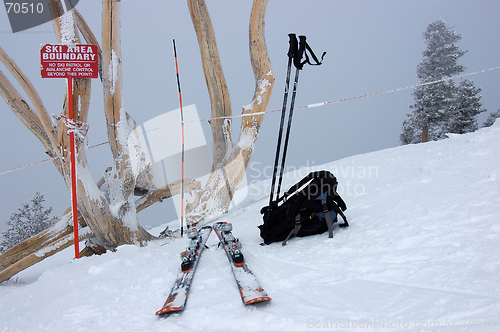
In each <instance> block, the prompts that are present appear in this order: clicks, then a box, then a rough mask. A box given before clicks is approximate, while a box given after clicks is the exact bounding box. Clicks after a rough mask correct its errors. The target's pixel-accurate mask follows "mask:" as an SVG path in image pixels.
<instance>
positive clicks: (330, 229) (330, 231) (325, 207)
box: [321, 199, 333, 238]
mask: <svg viewBox="0 0 500 332" xmlns="http://www.w3.org/2000/svg"><path fill="white" fill-rule="evenodd" d="M321 204H322V205H323V214H324V215H325V220H326V226H328V237H329V238H332V237H333V219H332V215H331V214H330V211H328V205H326V199H322V200H321Z"/></svg>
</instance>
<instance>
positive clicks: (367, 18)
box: [0, 0, 500, 232]
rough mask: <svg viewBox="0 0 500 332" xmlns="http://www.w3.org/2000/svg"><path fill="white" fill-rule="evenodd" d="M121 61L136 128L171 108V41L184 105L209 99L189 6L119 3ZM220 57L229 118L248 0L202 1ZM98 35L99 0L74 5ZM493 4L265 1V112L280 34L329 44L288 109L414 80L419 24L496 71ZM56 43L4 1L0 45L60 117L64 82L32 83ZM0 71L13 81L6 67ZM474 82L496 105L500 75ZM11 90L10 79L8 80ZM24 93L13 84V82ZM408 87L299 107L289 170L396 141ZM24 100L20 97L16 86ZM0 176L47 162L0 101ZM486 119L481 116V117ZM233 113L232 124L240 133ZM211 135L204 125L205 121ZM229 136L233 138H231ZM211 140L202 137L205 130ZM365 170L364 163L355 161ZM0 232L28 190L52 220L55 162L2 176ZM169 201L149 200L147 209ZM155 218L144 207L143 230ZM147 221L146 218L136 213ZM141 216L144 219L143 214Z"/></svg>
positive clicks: (97, 132)
mask: <svg viewBox="0 0 500 332" xmlns="http://www.w3.org/2000/svg"><path fill="white" fill-rule="evenodd" d="M121 4H122V16H121V20H122V24H121V25H122V59H123V75H124V77H123V85H124V106H125V109H126V111H127V112H128V113H130V114H131V115H132V117H133V118H134V119H135V120H136V122H137V123H138V124H141V123H144V122H146V121H148V120H149V119H151V118H154V117H155V116H158V115H161V114H163V113H165V112H168V111H171V110H174V109H176V108H178V99H177V87H176V78H175V66H174V59H173V52H172V39H174V38H175V40H176V44H177V52H178V61H179V66H180V76H181V85H182V94H183V102H184V104H185V105H189V104H196V106H197V109H198V112H199V113H200V116H201V117H202V118H207V117H209V114H210V104H209V99H208V93H207V90H206V85H205V79H204V76H203V71H202V67H201V60H200V55H199V50H198V44H197V40H196V35H195V32H194V29H193V27H192V23H191V19H190V16H189V10H188V8H187V3H186V1H179V0H176V1H165V0H142V1H122V2H121ZM207 6H208V9H209V12H210V15H211V19H212V22H213V24H214V28H215V33H216V38H217V44H218V47H219V54H220V56H221V61H222V66H223V69H224V71H225V77H226V80H227V84H228V87H229V91H230V94H231V102H232V106H233V114H239V113H240V112H241V107H242V106H243V105H247V104H249V103H250V101H251V98H252V95H253V90H254V80H253V74H252V69H251V65H250V62H249V54H248V20H249V15H250V10H251V6H252V1H250V0H239V1H229V0H208V1H207ZM76 8H77V9H78V10H79V11H80V12H81V13H82V14H83V16H84V17H85V19H86V20H87V22H88V23H89V25H90V27H91V28H92V29H93V31H94V33H95V35H96V36H97V37H98V39H99V40H100V39H101V38H100V35H101V29H100V23H101V2H100V1H98V0H81V1H80V2H79V4H78V5H77V7H76ZM498 13H500V2H499V1H495V0H469V1H457V0H439V1H438V0H418V1H417V0H414V1H409V0H407V1H403V0H392V1H390V0H377V1H373V0H365V1H355V0H351V1H335V0H312V1H295V0H269V3H268V6H267V13H266V41H267V46H268V50H269V54H270V58H271V63H272V65H273V69H274V75H275V79H276V81H275V88H274V93H273V96H272V99H271V102H270V105H269V109H268V110H278V109H280V108H281V104H282V99H283V91H284V81H285V75H286V64H287V56H286V53H287V51H288V36H287V35H288V33H290V32H294V33H297V34H298V35H306V36H307V40H308V42H309V44H310V45H311V47H312V48H313V49H314V50H315V51H316V53H319V54H321V52H323V51H326V52H328V54H327V55H326V57H325V60H324V64H323V65H322V66H319V67H306V68H305V69H304V70H303V71H302V72H301V74H300V81H299V86H298V90H297V99H296V104H295V105H296V106H301V105H308V104H314V103H320V102H327V101H334V100H338V99H343V98H348V97H355V96H359V95H364V94H368V93H374V92H379V91H385V90H390V89H395V88H400V87H405V86H410V85H413V84H417V83H419V81H418V79H417V76H416V65H417V64H418V63H419V62H420V61H421V60H422V51H423V50H424V49H425V43H424V40H423V39H422V32H423V31H424V30H425V29H426V27H427V24H429V23H430V22H433V21H435V20H437V19H444V20H445V21H446V23H447V24H448V25H449V26H453V27H454V28H455V30H456V31H457V32H459V33H462V34H463V39H462V40H461V41H460V42H459V46H460V47H461V49H462V50H468V52H467V53H466V54H465V55H464V56H463V57H462V58H461V59H460V60H459V63H460V64H462V65H464V66H466V67H467V69H466V71H465V72H466V73H469V72H474V71H478V70H482V69H487V68H491V67H496V66H500V34H499V32H500V20H499V19H498ZM45 43H56V39H55V35H54V33H53V28H52V24H51V23H46V24H43V25H41V26H38V27H35V28H32V29H30V30H26V31H24V32H19V33H15V34H13V33H12V32H11V29H10V25H9V21H8V18H7V14H6V11H5V10H4V9H3V7H2V8H0V45H1V46H2V47H3V48H4V50H5V51H6V52H7V53H8V54H9V55H10V56H11V57H12V58H14V59H15V61H16V62H17V64H18V65H19V66H20V67H21V69H22V70H23V71H24V72H25V73H26V74H27V76H28V77H29V78H30V79H31V81H32V83H33V85H34V86H35V88H36V89H37V90H38V92H39V94H40V96H41V98H42V100H43V102H44V104H45V106H46V108H47V109H48V110H49V113H55V114H59V113H60V111H61V107H62V104H63V98H64V92H65V88H66V80H64V79H41V78H40V59H39V47H40V44H45ZM0 70H2V71H3V72H4V73H5V74H6V75H7V76H8V77H9V78H11V76H10V74H8V73H7V72H6V70H5V67H4V66H3V65H1V64H0ZM469 79H471V80H473V81H474V83H475V86H476V87H480V88H482V93H481V94H482V96H483V98H482V102H483V107H485V108H487V109H488V110H489V111H490V112H491V111H496V110H498V109H500V93H499V91H498V89H499V87H500V70H495V71H490V72H486V73H482V74H478V75H474V76H470V77H469ZM16 86H17V85H16ZM19 91H20V92H21V90H20V89H19ZM411 93H412V90H411V89H409V90H404V91H399V92H393V93H388V94H383V95H377V96H374V97H369V98H362V99H356V100H351V101H346V102H341V103H335V104H331V105H326V106H323V107H319V108H310V109H302V110H297V111H296V112H295V114H294V122H293V127H292V133H291V140H290V145H289V151H288V159H287V165H293V166H296V167H300V166H307V165H313V164H314V165H318V164H322V163H326V162H329V161H333V160H337V159H340V158H343V157H347V156H351V155H355V154H360V153H366V152H370V151H375V150H380V149H385V148H390V147H394V146H397V145H398V144H399V142H398V135H399V133H400V129H401V123H402V121H403V120H404V119H405V116H406V113H408V112H409V108H408V106H409V105H410V104H411V103H412V102H413V97H412V95H411ZM23 95H24V93H23ZM0 114H1V119H2V121H0V141H1V142H2V143H1V146H0V153H1V156H2V157H1V158H0V172H3V171H6V170H10V169H12V168H15V167H19V166H23V165H27V164H30V163H33V162H37V161H40V160H44V159H46V158H47V155H46V154H45V153H44V149H43V146H42V144H41V143H40V142H39V141H38V140H37V139H36V138H35V136H34V135H33V134H31V133H30V132H29V131H28V130H27V129H26V128H25V127H24V126H23V125H22V124H21V122H20V121H19V120H18V118H17V117H16V116H15V115H14V113H13V112H12V111H11V109H10V108H9V107H8V106H7V104H6V103H5V102H4V101H3V99H1V100H0ZM486 116H487V115H482V116H481V117H480V121H479V122H480V124H482V122H483V121H484V119H485V118H486ZM89 123H90V131H89V133H88V137H89V141H90V145H95V144H98V143H101V142H104V141H105V140H106V133H105V123H104V115H103V109H102V85H101V83H100V81H99V80H93V87H92V102H91V112H90V116H89ZM238 125H239V123H238V121H237V120H235V126H234V128H238ZM278 127H279V113H278V112H275V113H271V114H268V115H266V118H265V120H264V123H263V126H262V131H261V134H260V136H259V139H258V141H257V145H256V149H255V153H254V156H253V158H252V162H253V164H252V165H253V166H252V170H249V172H247V176H248V177H249V179H250V180H251V179H252V178H255V177H256V176H257V175H258V174H257V173H258V171H256V170H263V169H264V168H265V167H266V166H269V165H272V164H273V162H274V153H275V146H276V137H277V131H278ZM203 128H204V130H206V134H209V132H208V126H207V124H206V123H203ZM235 135H236V134H235ZM208 136H209V135H208ZM87 154H88V157H89V162H90V167H91V171H92V173H93V175H94V177H95V178H96V179H98V178H100V177H101V175H102V172H103V170H104V169H105V167H107V166H109V165H110V163H111V160H110V153H109V146H108V145H103V146H100V147H97V148H93V149H90V150H89V151H88V152H87ZM361 166H370V165H361ZM0 188H1V189H2V190H1V191H0V231H2V232H3V231H5V230H6V226H5V224H4V222H5V221H6V220H8V218H9V214H10V213H11V212H14V211H16V210H17V208H18V207H20V206H21V204H22V203H23V202H25V201H28V200H29V199H31V198H32V197H33V195H34V194H35V192H36V191H40V192H41V193H43V194H45V198H46V206H47V207H48V206H53V207H54V213H55V214H56V215H60V214H61V213H62V212H64V210H65V209H66V208H67V207H69V205H70V195H69V194H68V190H67V189H66V187H65V185H64V182H63V180H62V178H61V176H60V175H59V173H58V172H57V170H56V168H55V166H54V165H53V164H52V163H51V162H45V163H42V164H39V165H36V166H32V167H29V168H25V169H22V170H19V171H15V172H10V173H7V174H4V175H0ZM169 208H171V206H170V205H168V204H165V203H163V204H157V206H156V207H154V209H157V210H156V211H160V212H161V211H162V209H169ZM153 215H154V216H158V215H159V214H158V213H156V214H151V213H149V214H146V216H147V217H143V214H142V213H141V214H140V215H139V218H140V220H141V224H142V225H156V224H161V223H164V222H165V221H167V220H151V216H153ZM144 218H145V219H147V220H144ZM148 218H149V219H148Z"/></svg>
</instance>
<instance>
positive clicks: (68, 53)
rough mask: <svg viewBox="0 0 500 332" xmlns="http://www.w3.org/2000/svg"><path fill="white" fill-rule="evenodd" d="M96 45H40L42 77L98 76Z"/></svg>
mask: <svg viewBox="0 0 500 332" xmlns="http://www.w3.org/2000/svg"><path fill="white" fill-rule="evenodd" d="M97 52H98V51H97V45H62V44H57V45H51V44H45V45H42V47H41V49H40V61H41V64H42V67H41V70H42V78H98V77H99V70H98V67H99V65H98V63H99V60H98V58H99V57H98V54H97Z"/></svg>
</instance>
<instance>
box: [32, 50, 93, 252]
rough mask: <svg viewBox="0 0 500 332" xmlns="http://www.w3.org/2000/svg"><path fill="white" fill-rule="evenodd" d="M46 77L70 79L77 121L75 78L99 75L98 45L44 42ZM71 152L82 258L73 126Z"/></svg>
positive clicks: (75, 219) (70, 108) (70, 116)
mask: <svg viewBox="0 0 500 332" xmlns="http://www.w3.org/2000/svg"><path fill="white" fill-rule="evenodd" d="M40 61H41V71H42V72H41V73H42V78H66V79H67V81H68V119H69V121H70V122H73V118H74V115H73V78H98V77H99V70H98V68H99V61H98V50H97V45H62V44H57V45H52V44H46V45H42V47H41V48H40ZM69 140H70V153H71V205H72V213H73V235H74V241H75V258H80V249H79V241H78V208H77V196H76V149H75V133H74V131H73V130H69Z"/></svg>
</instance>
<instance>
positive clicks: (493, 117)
mask: <svg viewBox="0 0 500 332" xmlns="http://www.w3.org/2000/svg"><path fill="white" fill-rule="evenodd" d="M498 118H500V110H498V111H496V112H493V113H490V115H489V116H488V118H487V119H486V121H484V123H483V128H484V127H491V126H493V124H494V123H495V120H496V119H498Z"/></svg>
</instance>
